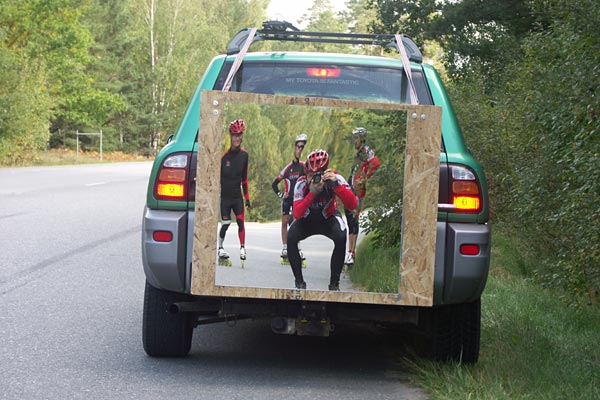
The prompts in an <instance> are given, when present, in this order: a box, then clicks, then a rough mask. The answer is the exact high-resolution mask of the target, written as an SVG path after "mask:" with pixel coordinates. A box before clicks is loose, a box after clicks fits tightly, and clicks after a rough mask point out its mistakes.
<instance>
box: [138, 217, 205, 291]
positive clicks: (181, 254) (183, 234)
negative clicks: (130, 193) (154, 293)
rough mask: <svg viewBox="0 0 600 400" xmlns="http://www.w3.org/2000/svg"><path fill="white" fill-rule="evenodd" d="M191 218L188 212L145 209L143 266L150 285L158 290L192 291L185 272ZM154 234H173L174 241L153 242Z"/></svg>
mask: <svg viewBox="0 0 600 400" xmlns="http://www.w3.org/2000/svg"><path fill="white" fill-rule="evenodd" d="M188 214H190V213H188V212H186V211H167V210H151V209H149V208H147V207H144V218H143V222H142V262H143V264H144V273H145V274H146V279H147V280H148V283H150V284H151V285H152V286H154V287H156V288H159V289H165V290H170V291H173V292H185V291H186V289H188V290H187V291H189V285H188V282H187V280H188V278H187V272H186V258H187V251H186V250H187V249H186V247H187V246H186V244H187V237H188V235H187V227H188ZM192 225H193V220H192ZM154 231H167V232H171V233H172V235H173V240H171V241H170V242H157V241H155V240H154V238H153V232H154ZM190 247H191V246H190ZM190 252H191V249H190Z"/></svg>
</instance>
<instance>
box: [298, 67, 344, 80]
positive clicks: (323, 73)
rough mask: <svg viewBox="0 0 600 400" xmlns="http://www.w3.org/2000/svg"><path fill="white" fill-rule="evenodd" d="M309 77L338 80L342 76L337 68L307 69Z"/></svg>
mask: <svg viewBox="0 0 600 400" xmlns="http://www.w3.org/2000/svg"><path fill="white" fill-rule="evenodd" d="M306 72H308V75H309V76H314V77H315V78H337V77H338V76H340V70H339V69H337V68H307V70H306Z"/></svg>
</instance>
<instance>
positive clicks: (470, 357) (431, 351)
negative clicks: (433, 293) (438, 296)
mask: <svg viewBox="0 0 600 400" xmlns="http://www.w3.org/2000/svg"><path fill="white" fill-rule="evenodd" d="M423 316H424V317H425V318H423V321H422V323H423V325H422V324H421V323H420V325H421V328H423V330H424V331H425V332H426V335H427V349H426V353H427V356H428V357H429V358H431V359H433V360H435V361H451V362H462V363H465V364H473V363H476V362H477V360H478V359H479V342H480V332H481V300H480V299H477V300H476V301H474V302H472V303H464V304H452V305H447V306H441V307H434V308H432V309H429V310H426V312H425V315H423Z"/></svg>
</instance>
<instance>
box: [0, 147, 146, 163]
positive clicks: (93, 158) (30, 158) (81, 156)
mask: <svg viewBox="0 0 600 400" xmlns="http://www.w3.org/2000/svg"><path fill="white" fill-rule="evenodd" d="M148 160H150V158H148V157H143V156H138V155H134V154H127V153H123V152H121V151H112V152H105V153H104V154H102V160H100V154H99V153H98V152H93V151H92V152H83V151H80V152H79V153H76V152H75V151H74V150H70V149H52V150H48V151H39V152H35V153H30V154H27V155H26V156H22V157H19V159H18V160H16V161H14V160H11V159H8V158H1V157H0V167H32V166H52V165H76V164H97V163H108V162H123V161H148Z"/></svg>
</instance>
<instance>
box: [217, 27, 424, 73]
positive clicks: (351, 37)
mask: <svg viewBox="0 0 600 400" xmlns="http://www.w3.org/2000/svg"><path fill="white" fill-rule="evenodd" d="M250 31H251V29H250V28H246V29H242V30H241V31H239V32H238V33H237V34H236V35H235V36H234V37H233V39H231V41H230V42H229V44H228V45H227V55H232V54H237V53H239V52H240V51H241V49H242V47H243V46H244V44H245V43H246V40H247V39H248V36H249V34H250ZM397 37H398V35H391V34H363V33H332V32H303V31H301V30H299V29H298V28H296V27H295V26H294V25H292V24H291V23H289V22H287V21H265V22H263V27H262V29H259V30H257V31H256V35H255V36H254V38H253V39H252V42H251V43H254V42H258V41H261V40H277V41H291V42H313V43H333V44H354V45H360V44H362V45H376V46H384V47H393V48H396V44H397V41H396V38H397ZM399 37H401V38H402V43H403V44H404V48H405V49H406V50H407V55H408V59H409V60H410V61H412V62H415V63H418V64H421V63H422V62H423V55H422V54H421V51H420V50H419V48H418V47H417V45H416V44H415V42H413V40H412V39H411V38H410V37H408V36H406V35H399Z"/></svg>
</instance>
